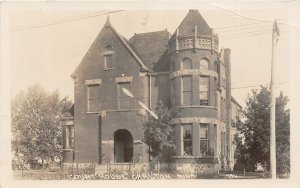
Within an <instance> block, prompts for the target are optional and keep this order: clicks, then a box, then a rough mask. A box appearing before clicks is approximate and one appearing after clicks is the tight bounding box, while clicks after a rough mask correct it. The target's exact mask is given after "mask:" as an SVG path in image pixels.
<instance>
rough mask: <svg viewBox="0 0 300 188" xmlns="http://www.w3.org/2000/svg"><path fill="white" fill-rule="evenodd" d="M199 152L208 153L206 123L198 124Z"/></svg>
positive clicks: (205, 154)
mask: <svg viewBox="0 0 300 188" xmlns="http://www.w3.org/2000/svg"><path fill="white" fill-rule="evenodd" d="M199 134H200V154H201V156H207V155H208V151H209V149H208V147H209V146H208V125H207V124H200V133H199Z"/></svg>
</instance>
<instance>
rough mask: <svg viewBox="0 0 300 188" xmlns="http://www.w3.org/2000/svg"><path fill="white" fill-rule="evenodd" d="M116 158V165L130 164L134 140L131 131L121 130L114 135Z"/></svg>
mask: <svg viewBox="0 0 300 188" xmlns="http://www.w3.org/2000/svg"><path fill="white" fill-rule="evenodd" d="M114 155H115V156H114V157H115V162H116V163H124V162H125V163H128V162H131V161H132V156H133V138H132V135H131V133H130V132H129V131H127V130H125V129H119V130H117V131H115V133H114Z"/></svg>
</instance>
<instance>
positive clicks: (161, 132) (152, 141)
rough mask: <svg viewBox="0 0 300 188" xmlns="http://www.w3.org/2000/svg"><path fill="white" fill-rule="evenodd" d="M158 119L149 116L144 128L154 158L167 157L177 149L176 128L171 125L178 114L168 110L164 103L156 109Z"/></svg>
mask: <svg viewBox="0 0 300 188" xmlns="http://www.w3.org/2000/svg"><path fill="white" fill-rule="evenodd" d="M155 113H156V115H157V117H158V118H157V119H155V118H153V116H149V118H148V119H147V121H146V123H145V126H144V140H145V143H146V144H147V145H148V146H149V151H148V152H149V155H150V156H151V157H152V158H153V157H154V158H156V157H166V156H164V154H167V153H170V150H171V149H172V148H174V147H175V142H174V127H173V126H172V124H171V120H172V118H174V117H175V116H176V112H175V111H172V110H169V109H168V108H166V107H165V106H164V105H163V103H162V102H160V103H159V104H158V106H157V107H156V109H155Z"/></svg>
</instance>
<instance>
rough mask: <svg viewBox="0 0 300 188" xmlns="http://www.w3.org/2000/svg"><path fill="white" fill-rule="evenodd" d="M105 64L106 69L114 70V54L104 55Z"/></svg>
mask: <svg viewBox="0 0 300 188" xmlns="http://www.w3.org/2000/svg"><path fill="white" fill-rule="evenodd" d="M104 62H105V68H106V69H112V68H113V56H112V54H107V55H104Z"/></svg>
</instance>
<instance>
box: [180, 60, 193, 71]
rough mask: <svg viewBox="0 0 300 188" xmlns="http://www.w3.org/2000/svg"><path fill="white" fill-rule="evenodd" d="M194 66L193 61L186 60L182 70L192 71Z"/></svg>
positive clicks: (183, 61)
mask: <svg viewBox="0 0 300 188" xmlns="http://www.w3.org/2000/svg"><path fill="white" fill-rule="evenodd" d="M192 68H193V65H192V60H190V59H189V58H184V59H183V60H182V69H192Z"/></svg>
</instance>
